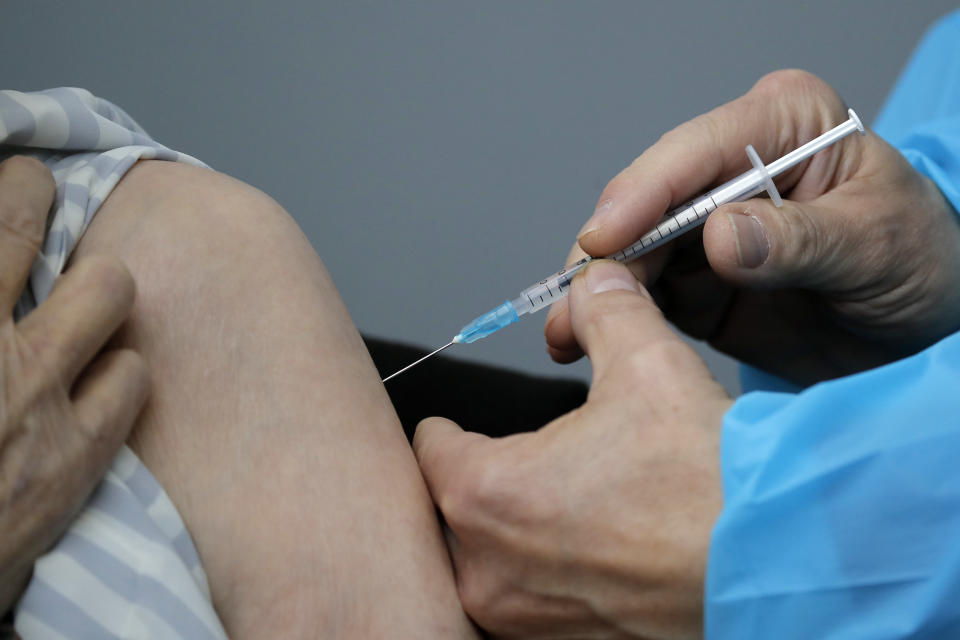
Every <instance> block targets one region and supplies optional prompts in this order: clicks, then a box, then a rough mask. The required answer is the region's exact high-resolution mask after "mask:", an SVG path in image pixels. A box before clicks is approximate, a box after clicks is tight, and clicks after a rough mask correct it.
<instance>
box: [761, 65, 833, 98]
mask: <svg viewBox="0 0 960 640" xmlns="http://www.w3.org/2000/svg"><path fill="white" fill-rule="evenodd" d="M754 89H756V90H757V91H760V92H762V93H773V94H777V95H783V94H788V95H789V94H792V93H794V92H801V93H808V92H809V93H821V92H823V91H824V90H826V91H830V92H831V93H832V91H833V90H832V89H830V85H828V84H827V83H826V82H824V81H823V80H821V79H820V78H819V77H817V76H815V75H814V74H812V73H810V72H809V71H805V70H803V69H780V70H778V71H771V72H770V73H768V74H766V75H764V76H763V77H761V78H760V79H759V80H757V83H756V84H755V85H754Z"/></svg>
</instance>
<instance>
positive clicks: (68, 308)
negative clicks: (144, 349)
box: [0, 157, 148, 612]
mask: <svg viewBox="0 0 960 640" xmlns="http://www.w3.org/2000/svg"><path fill="white" fill-rule="evenodd" d="M55 190H56V185H55V184H54V181H53V177H52V176H51V174H50V172H49V171H48V170H47V168H46V167H45V166H43V164H41V163H40V162H38V161H36V160H33V159H29V158H25V157H13V158H10V159H9V160H7V161H5V162H3V163H2V164H0V307H2V309H0V612H2V611H6V610H7V609H8V608H9V607H10V606H11V605H12V604H13V602H14V600H15V599H16V597H17V596H18V595H19V593H20V591H21V590H22V589H23V587H24V585H25V583H26V580H27V579H28V578H29V576H30V571H31V567H32V565H33V561H34V560H35V559H36V558H37V556H39V555H40V554H41V553H42V552H44V551H45V550H46V549H47V548H48V547H49V546H50V545H51V544H52V543H53V542H54V540H56V538H57V537H58V536H59V535H60V533H62V531H63V530H64V529H65V528H66V525H67V524H68V523H69V522H70V520H71V518H72V517H73V516H74V514H75V513H76V512H77V511H78V510H79V508H80V507H81V505H82V504H83V502H84V500H85V499H86V498H87V496H88V495H89V493H90V492H91V490H92V489H93V487H94V486H95V485H96V483H97V481H98V480H99V479H100V476H101V474H102V473H103V472H104V470H105V469H106V468H107V466H108V465H109V463H110V460H111V459H112V458H113V456H114V454H115V453H116V451H117V449H118V448H119V447H120V445H121V444H122V443H123V441H124V439H125V438H126V435H127V432H128V431H129V429H130V427H131V425H132V424H133V421H134V419H135V418H136V416H137V414H138V413H139V411H140V408H141V407H142V406H143V403H144V400H145V399H146V396H147V388H148V382H147V373H146V369H145V366H144V364H143V362H142V360H141V359H140V357H139V356H138V355H137V354H136V353H134V352H132V351H125V350H124V351H107V352H104V353H102V354H99V355H98V352H99V351H100V349H101V348H102V347H103V345H104V344H105V343H106V341H107V340H108V339H109V337H110V336H111V334H113V332H114V331H115V330H116V329H117V327H119V326H120V324H121V323H122V322H123V320H124V318H125V317H126V316H127V314H128V313H129V311H130V308H131V306H132V305H133V298H134V284H133V280H132V278H131V277H130V275H129V273H128V272H127V270H126V269H125V268H124V266H123V265H122V264H120V263H119V262H116V261H114V260H107V259H104V258H89V259H87V260H83V261H80V262H78V263H77V264H76V265H74V266H73V267H72V268H71V269H70V270H69V271H68V272H67V273H66V274H65V275H64V276H63V278H62V279H61V281H59V282H58V283H57V286H56V287H55V289H54V291H53V293H52V294H51V296H50V298H49V299H48V300H47V301H45V302H44V303H43V304H41V305H40V306H39V307H38V308H37V309H36V310H35V311H34V312H33V313H31V314H30V315H29V316H27V317H26V318H24V319H23V320H22V321H21V322H19V323H16V324H15V323H14V321H13V317H12V310H13V307H14V305H15V304H16V301H17V298H18V297H19V295H20V292H21V290H22V289H23V287H24V284H25V282H26V279H27V276H28V274H29V272H30V267H31V265H32V263H33V260H34V258H35V257H36V254H37V251H38V250H39V248H40V244H41V242H42V240H43V236H44V229H45V223H46V217H47V212H48V211H49V209H50V205H51V203H52V201H53V196H54V192H55Z"/></svg>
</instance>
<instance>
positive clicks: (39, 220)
mask: <svg viewBox="0 0 960 640" xmlns="http://www.w3.org/2000/svg"><path fill="white" fill-rule="evenodd" d="M46 214H47V212H46V211H36V210H34V209H33V208H32V207H30V206H29V205H27V204H26V203H23V202H4V201H3V200H0V233H3V234H4V235H7V236H8V237H9V238H10V239H12V240H14V241H16V242H20V243H22V244H24V245H26V247H27V248H28V249H30V250H31V251H33V252H34V253H36V252H38V251H40V246H41V244H42V243H43V233H44V229H45V227H46Z"/></svg>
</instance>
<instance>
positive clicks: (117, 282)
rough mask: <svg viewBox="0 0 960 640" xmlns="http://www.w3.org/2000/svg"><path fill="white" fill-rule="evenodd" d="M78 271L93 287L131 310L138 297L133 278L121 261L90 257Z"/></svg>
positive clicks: (102, 256)
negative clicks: (134, 300) (135, 298)
mask: <svg viewBox="0 0 960 640" xmlns="http://www.w3.org/2000/svg"><path fill="white" fill-rule="evenodd" d="M74 269H76V270H77V271H78V272H79V273H78V275H79V276H81V279H83V280H85V281H87V282H88V283H89V284H90V286H91V287H93V288H94V289H96V290H97V291H99V292H101V293H102V294H105V295H108V296H110V297H111V298H114V299H116V300H118V301H120V302H122V303H123V306H125V307H126V308H128V309H129V307H130V306H131V305H132V304H133V299H134V296H135V295H136V283H135V282H134V280H133V276H132V275H131V274H130V271H129V270H128V269H127V267H126V265H124V264H123V263H122V262H121V261H120V260H118V259H116V258H113V257H110V256H104V255H94V256H89V257H86V258H84V259H83V260H81V261H80V262H78V263H77V264H76V265H75V266H74Z"/></svg>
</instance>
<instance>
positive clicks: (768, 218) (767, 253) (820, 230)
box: [703, 198, 846, 287]
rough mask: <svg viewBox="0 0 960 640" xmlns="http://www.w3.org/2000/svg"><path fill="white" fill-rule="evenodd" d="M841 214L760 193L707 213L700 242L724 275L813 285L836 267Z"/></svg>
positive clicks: (741, 279)
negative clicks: (778, 202)
mask: <svg viewBox="0 0 960 640" xmlns="http://www.w3.org/2000/svg"><path fill="white" fill-rule="evenodd" d="M843 225H844V218H843V216H842V215H840V214H839V213H838V212H832V211H829V210H827V209H824V208H823V207H821V206H818V205H817V204H816V203H814V202H804V203H798V202H794V201H789V200H784V201H783V206H782V207H779V208H778V207H776V206H775V205H774V204H773V203H772V202H771V201H770V200H766V199H762V198H758V199H755V200H748V201H746V202H735V203H731V204H728V205H724V206H722V207H720V208H718V209H717V210H716V211H714V212H713V213H712V214H711V215H710V217H709V218H708V219H707V224H706V225H705V226H704V229H703V248H704V251H705V252H706V254H707V260H709V262H710V266H711V267H712V268H713V270H714V271H715V272H716V273H717V274H718V275H720V276H721V277H722V278H724V279H726V280H728V281H732V282H735V283H738V284H745V285H754V286H770V287H773V286H785V285H790V286H815V285H816V284H817V283H819V282H822V281H823V279H824V276H825V275H827V274H829V273H831V272H832V271H835V270H836V269H835V268H833V265H834V263H835V262H836V260H837V257H838V256H841V255H842V252H839V251H837V246H836V244H837V241H838V240H839V239H842V238H843V237H844V236H845V235H846V233H845V231H844V229H843Z"/></svg>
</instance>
